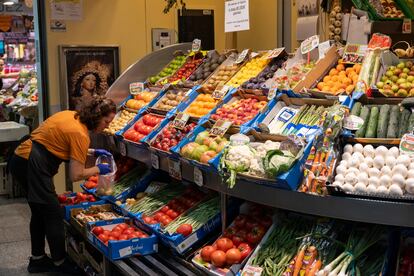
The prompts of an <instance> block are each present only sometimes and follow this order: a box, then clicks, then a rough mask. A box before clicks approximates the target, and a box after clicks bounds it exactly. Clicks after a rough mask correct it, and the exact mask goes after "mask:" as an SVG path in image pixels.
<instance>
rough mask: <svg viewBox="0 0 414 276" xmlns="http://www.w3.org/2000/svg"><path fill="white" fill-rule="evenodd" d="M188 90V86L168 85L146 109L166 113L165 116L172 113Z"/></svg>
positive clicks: (187, 93)
mask: <svg viewBox="0 0 414 276" xmlns="http://www.w3.org/2000/svg"><path fill="white" fill-rule="evenodd" d="M190 92H191V90H190V89H189V88H179V87H175V86H170V87H169V88H168V89H167V91H165V93H164V94H163V95H162V96H161V97H159V98H158V100H157V101H156V102H155V103H154V104H153V105H151V106H150V107H148V109H149V111H151V112H153V113H157V114H161V115H167V117H169V116H171V115H174V114H175V113H176V111H177V110H178V107H179V105H180V104H181V103H182V102H183V101H184V100H185V98H186V97H187V96H188V95H189V94H190Z"/></svg>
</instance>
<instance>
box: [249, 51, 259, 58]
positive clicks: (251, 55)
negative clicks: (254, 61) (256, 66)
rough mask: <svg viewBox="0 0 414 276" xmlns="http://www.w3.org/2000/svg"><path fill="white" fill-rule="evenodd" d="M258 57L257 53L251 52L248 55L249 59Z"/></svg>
mask: <svg viewBox="0 0 414 276" xmlns="http://www.w3.org/2000/svg"><path fill="white" fill-rule="evenodd" d="M258 55H259V53H258V52H252V53H251V54H250V58H255V57H257V56H258Z"/></svg>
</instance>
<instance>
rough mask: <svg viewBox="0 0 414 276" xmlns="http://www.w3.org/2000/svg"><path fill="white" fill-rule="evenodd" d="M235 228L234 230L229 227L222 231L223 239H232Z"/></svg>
mask: <svg viewBox="0 0 414 276" xmlns="http://www.w3.org/2000/svg"><path fill="white" fill-rule="evenodd" d="M236 232H237V231H236V228H234V227H229V228H227V229H226V230H225V231H224V235H223V237H225V238H229V239H232V238H233V236H234V235H235V234H236Z"/></svg>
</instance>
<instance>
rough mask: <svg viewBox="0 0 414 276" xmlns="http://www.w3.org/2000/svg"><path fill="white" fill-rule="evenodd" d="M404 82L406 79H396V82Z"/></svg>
mask: <svg viewBox="0 0 414 276" xmlns="http://www.w3.org/2000/svg"><path fill="white" fill-rule="evenodd" d="M404 82H407V80H406V79H398V80H397V84H401V83H404Z"/></svg>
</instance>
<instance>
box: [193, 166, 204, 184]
mask: <svg viewBox="0 0 414 276" xmlns="http://www.w3.org/2000/svg"><path fill="white" fill-rule="evenodd" d="M194 182H195V184H197V185H198V186H200V187H202V186H203V172H202V171H201V170H200V169H199V168H197V167H194Z"/></svg>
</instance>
